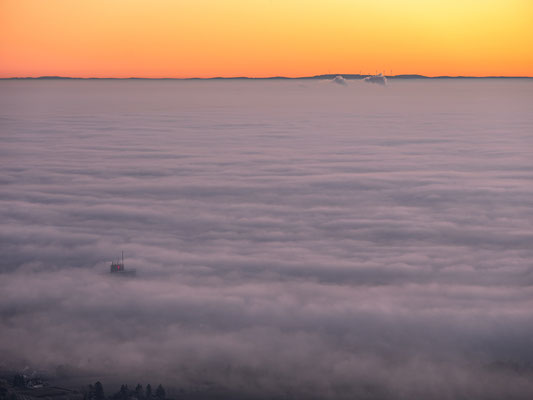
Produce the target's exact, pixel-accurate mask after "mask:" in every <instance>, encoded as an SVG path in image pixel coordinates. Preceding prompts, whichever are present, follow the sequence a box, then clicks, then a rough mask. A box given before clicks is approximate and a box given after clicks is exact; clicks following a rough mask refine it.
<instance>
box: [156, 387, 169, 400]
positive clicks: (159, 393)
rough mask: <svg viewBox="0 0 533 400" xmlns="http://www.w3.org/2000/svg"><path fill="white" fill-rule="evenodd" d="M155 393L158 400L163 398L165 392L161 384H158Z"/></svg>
mask: <svg viewBox="0 0 533 400" xmlns="http://www.w3.org/2000/svg"><path fill="white" fill-rule="evenodd" d="M155 395H156V397H157V398H158V399H160V400H163V399H164V398H165V396H166V393H165V389H163V385H161V384H159V386H158V387H157V389H156V390H155Z"/></svg>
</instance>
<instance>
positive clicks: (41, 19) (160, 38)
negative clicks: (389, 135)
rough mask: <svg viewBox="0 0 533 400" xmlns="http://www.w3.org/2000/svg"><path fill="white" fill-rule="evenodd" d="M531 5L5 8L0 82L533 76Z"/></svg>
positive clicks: (7, 1) (177, 2)
mask: <svg viewBox="0 0 533 400" xmlns="http://www.w3.org/2000/svg"><path fill="white" fill-rule="evenodd" d="M532 49H533V1H531V0H404V1H400V0H365V1H358V0H327V1H326V0H46V1H44V0H0V77H15V76H41V75H61V76H76V77H130V76H138V77H153V78H157V77H176V78H184V77H213V76H251V77H265V76H277V75H283V76H291V77H296V76H306V75H315V74H325V73H345V74H347V73H375V72H376V71H380V72H381V71H382V72H385V73H387V74H389V73H391V71H392V73H393V74H395V75H396V74H407V73H416V74H424V75H430V76H435V75H476V76H485V75H506V76H533V51H532Z"/></svg>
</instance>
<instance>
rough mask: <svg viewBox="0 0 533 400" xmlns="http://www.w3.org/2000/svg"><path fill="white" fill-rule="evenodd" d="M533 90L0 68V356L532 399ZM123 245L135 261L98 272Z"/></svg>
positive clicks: (249, 381)
mask: <svg viewBox="0 0 533 400" xmlns="http://www.w3.org/2000/svg"><path fill="white" fill-rule="evenodd" d="M532 102H533V81H531V80H446V81H414V80H413V81H399V80H395V81H391V82H389V85H387V86H385V87H381V86H377V85H369V84H366V83H364V82H361V81H346V85H336V84H333V83H332V82H325V81H302V80H298V81H277V80H274V81H142V80H139V81H57V80H55V81H2V82H0V163H1V164H0V168H1V169H0V185H1V186H0V188H1V190H0V224H1V225H0V226H1V229H0V235H1V236H0V246H1V247H0V250H1V256H2V257H1V259H0V354H1V357H0V368H3V369H18V368H22V367H24V366H30V367H31V368H32V369H38V370H41V371H45V372H46V373H48V374H49V375H50V376H55V377H56V378H57V379H63V380H69V379H74V378H77V379H78V380H79V381H80V382H81V381H83V382H85V383H90V382H93V381H94V380H96V379H100V380H101V381H102V382H104V387H105V388H106V383H107V388H109V391H111V389H116V388H115V387H114V386H113V385H116V384H118V383H130V384H135V383H137V382H141V383H146V382H151V383H152V385H153V384H156V383H159V382H162V383H163V384H165V385H166V387H170V388H171V393H174V394H176V393H179V392H178V390H182V391H184V392H185V393H187V394H188V395H189V396H193V397H194V395H197V396H200V397H202V398H206V397H205V396H207V397H209V396H212V397H216V398H228V399H229V398H231V399H238V398H265V399H266V398H269V399H275V398H280V399H315V398H316V399H318V398H320V399H459V398H461V399H503V398H505V399H531V398H532V396H533V230H532V227H533V207H532V204H533V203H532V201H533V113H531V109H530V108H531V104H532ZM122 250H123V251H124V252H125V256H126V259H125V263H126V269H136V270H137V276H136V277H135V278H120V277H114V276H110V274H109V264H110V262H111V260H112V259H114V258H115V259H116V258H117V257H119V256H120V252H121V251H122ZM93 378H94V379H93ZM91 379H92V381H91ZM172 391H173V392H172Z"/></svg>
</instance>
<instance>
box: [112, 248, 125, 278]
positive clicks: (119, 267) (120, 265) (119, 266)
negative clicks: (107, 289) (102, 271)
mask: <svg viewBox="0 0 533 400" xmlns="http://www.w3.org/2000/svg"><path fill="white" fill-rule="evenodd" d="M109 272H111V273H116V272H124V252H122V260H117V261H112V262H111V266H110V267H109Z"/></svg>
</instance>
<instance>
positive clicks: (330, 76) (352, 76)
mask: <svg viewBox="0 0 533 400" xmlns="http://www.w3.org/2000/svg"><path fill="white" fill-rule="evenodd" d="M339 75H340V76H342V77H343V78H344V79H364V78H366V77H368V76H372V75H361V74H324V75H312V76H299V77H294V78H291V77H286V76H270V77H261V78H257V77H249V76H230V77H224V76H216V77H212V78H194V77H192V78H142V77H133V76H132V77H128V78H112V77H110V78H80V77H71V76H38V77H30V76H27V77H10V78H0V80H57V79H67V80H153V81H167V80H170V81H191V80H206V81H208V80H244V79H246V80H274V79H285V80H294V79H334V78H335V77H336V76H339ZM385 77H386V78H387V79H533V77H532V76H447V75H442V76H425V75H417V74H403V75H385Z"/></svg>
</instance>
